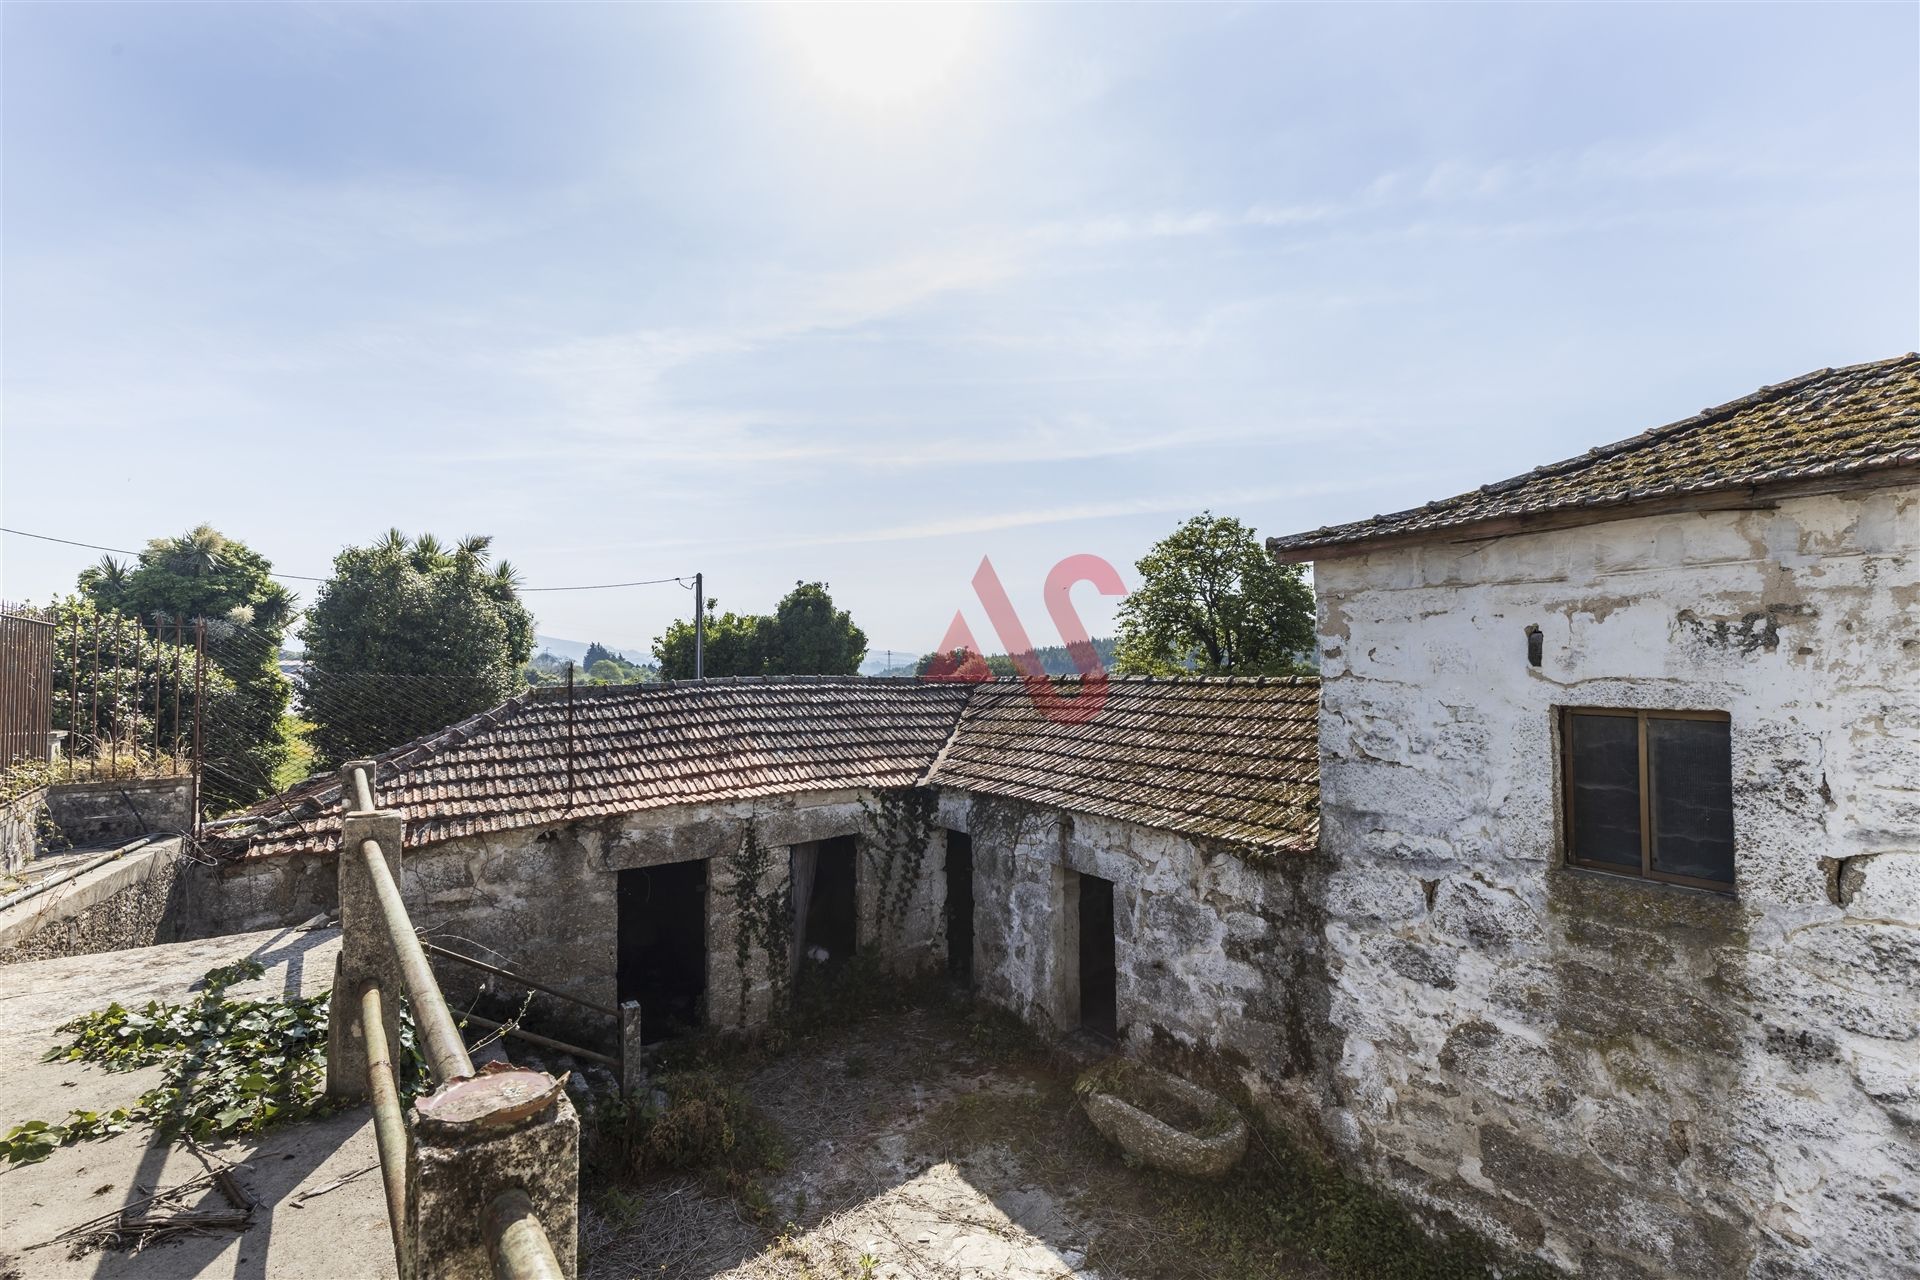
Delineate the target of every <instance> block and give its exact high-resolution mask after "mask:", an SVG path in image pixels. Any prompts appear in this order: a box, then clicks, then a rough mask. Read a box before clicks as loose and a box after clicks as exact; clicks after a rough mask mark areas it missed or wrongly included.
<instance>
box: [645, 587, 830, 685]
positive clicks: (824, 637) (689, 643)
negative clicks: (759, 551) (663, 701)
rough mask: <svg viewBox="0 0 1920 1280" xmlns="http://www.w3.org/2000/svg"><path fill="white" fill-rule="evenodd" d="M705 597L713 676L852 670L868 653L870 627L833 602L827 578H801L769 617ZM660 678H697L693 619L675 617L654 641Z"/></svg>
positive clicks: (823, 673)
mask: <svg viewBox="0 0 1920 1280" xmlns="http://www.w3.org/2000/svg"><path fill="white" fill-rule="evenodd" d="M714 604H715V602H714V601H712V600H708V601H707V636H706V664H705V665H706V674H707V675H709V676H850V675H853V674H855V673H856V672H858V671H859V670H860V660H861V659H862V658H864V657H866V654H867V633H866V632H864V631H862V630H861V629H860V628H859V627H857V626H855V625H854V622H853V618H852V617H851V616H849V615H848V614H847V612H846V611H845V610H844V609H836V608H834V607H833V597H832V596H830V595H828V594H827V584H826V583H824V582H797V583H795V584H794V587H793V590H791V591H789V592H788V593H787V594H786V596H785V598H784V599H782V600H781V601H780V604H779V606H778V607H777V608H775V610H774V612H773V615H772V616H771V617H769V616H767V615H765V614H755V613H722V614H718V615H716V614H715V613H714V612H713V607H714ZM653 656H654V658H655V659H656V660H657V661H658V662H659V664H660V678H661V679H662V680H691V679H693V623H691V622H675V623H673V624H671V625H670V626H668V627H667V629H666V632H665V633H664V634H662V635H661V636H659V637H658V638H657V639H655V640H654V642H653Z"/></svg>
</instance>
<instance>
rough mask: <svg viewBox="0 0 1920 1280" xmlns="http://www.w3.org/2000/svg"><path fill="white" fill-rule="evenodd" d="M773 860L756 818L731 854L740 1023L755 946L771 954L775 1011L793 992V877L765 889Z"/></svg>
mask: <svg viewBox="0 0 1920 1280" xmlns="http://www.w3.org/2000/svg"><path fill="white" fill-rule="evenodd" d="M772 866H773V850H771V849H769V848H768V847H767V846H766V845H764V844H762V843H761V842H760V831H759V829H758V828H757V827H756V826H755V825H754V823H753V820H752V819H748V821H747V829H746V833H745V834H744V835H743V836H742V837H741V840H740V844H739V846H738V847H737V848H736V849H735V850H734V851H733V853H732V854H731V855H729V857H728V859H727V869H728V870H729V871H730V872H732V873H733V916H734V920H735V921H736V922H737V924H736V928H735V932H734V960H735V962H736V963H737V964H738V965H739V968H740V1007H739V1010H738V1014H737V1016H738V1020H739V1025H741V1026H745V1025H746V1022H747V992H748V990H749V988H750V987H751V986H752V981H753V980H752V969H751V964H752V960H753V952H754V949H755V948H756V947H758V948H759V950H760V953H761V954H762V955H763V956H765V957H766V960H767V977H768V980H769V982H770V983H771V984H772V987H773V1012H774V1014H775V1016H778V1015H779V1014H780V1012H781V1011H783V1010H784V1009H785V1008H786V1007H787V1001H788V999H789V997H790V996H791V994H792V992H791V990H790V987H791V983H790V981H789V978H790V973H789V971H788V967H787V952H788V949H789V948H790V947H791V946H792V944H793V882H792V880H791V878H783V879H782V881H781V884H780V888H779V889H777V890H775V891H774V892H772V893H768V892H766V891H765V890H764V889H763V888H762V885H763V882H764V881H765V880H766V877H767V872H768V871H769V870H771V869H772Z"/></svg>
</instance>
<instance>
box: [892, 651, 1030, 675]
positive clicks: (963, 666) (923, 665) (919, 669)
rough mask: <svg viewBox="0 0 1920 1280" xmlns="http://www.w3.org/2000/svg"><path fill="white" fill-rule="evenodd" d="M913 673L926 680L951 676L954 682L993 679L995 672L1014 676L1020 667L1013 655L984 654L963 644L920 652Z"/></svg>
mask: <svg viewBox="0 0 1920 1280" xmlns="http://www.w3.org/2000/svg"><path fill="white" fill-rule="evenodd" d="M914 674H915V675H919V676H925V677H926V678H927V679H929V680H951V681H953V682H955V683H957V684H970V683H974V682H976V681H980V680H992V679H994V678H995V677H997V676H1009V677H1010V676H1015V675H1018V674H1019V671H1018V670H1017V669H1016V668H1015V667H1014V665H1013V659H1012V658H1009V657H1008V656H1007V655H1006V654H1004V653H996V654H993V655H992V656H990V657H983V656H982V655H980V654H977V653H975V652H974V651H973V650H971V649H969V648H967V647H966V646H965V645H962V646H960V647H959V648H957V649H951V650H949V651H947V652H946V653H938V652H936V653H929V654H924V655H922V657H921V659H920V662H919V664H918V665H917V666H915V667H914Z"/></svg>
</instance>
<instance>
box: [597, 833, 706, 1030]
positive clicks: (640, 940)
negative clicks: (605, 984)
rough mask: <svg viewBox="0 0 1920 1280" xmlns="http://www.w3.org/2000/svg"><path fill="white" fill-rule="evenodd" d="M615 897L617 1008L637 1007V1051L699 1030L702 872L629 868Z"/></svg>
mask: <svg viewBox="0 0 1920 1280" xmlns="http://www.w3.org/2000/svg"><path fill="white" fill-rule="evenodd" d="M616 893H617V896H618V902H619V912H620V944H619V945H620V956H619V976H618V984H617V985H618V989H619V992H620V999H621V1000H622V1001H623V1002H624V1001H628V1000H638V1001H639V1002H640V1035H641V1041H642V1043H645V1044H657V1043H658V1042H660V1041H662V1040H670V1039H672V1038H674V1037H675V1036H683V1035H686V1034H687V1033H688V1032H690V1031H694V1030H696V1029H698V1028H699V1026H700V1023H701V1021H702V1019H701V1013H702V1009H701V1005H702V1003H703V1002H704V999H705V996H706V994H707V864H706V863H705V862H704V861H700V862H669V863H667V864H666V865H664V866H658V867H629V868H627V869H626V870H624V871H622V872H620V882H619V886H618V888H617V890H616Z"/></svg>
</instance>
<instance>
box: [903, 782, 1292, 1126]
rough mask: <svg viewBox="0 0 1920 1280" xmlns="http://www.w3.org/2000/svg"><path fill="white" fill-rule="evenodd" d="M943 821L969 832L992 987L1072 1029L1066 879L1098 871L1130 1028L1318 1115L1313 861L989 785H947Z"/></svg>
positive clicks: (1070, 909)
mask: <svg viewBox="0 0 1920 1280" xmlns="http://www.w3.org/2000/svg"><path fill="white" fill-rule="evenodd" d="M941 821H942V822H943V824H944V825H946V826H948V827H952V828H954V829H956V830H962V831H967V832H969V833H970V834H971V836H972V839H973V869H974V882H975V883H974V904H975V905H974V909H975V921H974V975H975V980H976V982H977V983H978V986H979V991H980V994H981V996H982V997H983V998H985V999H987V1000H990V1001H992V1002H994V1003H995V1004H999V1005H1001V1006H1003V1007H1006V1008H1008V1009H1011V1010H1012V1011H1014V1012H1015V1013H1018V1014H1020V1015H1021V1016H1022V1017H1024V1018H1026V1019H1027V1020H1029V1021H1031V1022H1034V1023H1037V1024H1039V1025H1041V1026H1044V1027H1048V1028H1051V1029H1053V1030H1055V1031H1060V1032H1066V1031H1071V1030H1073V1029H1074V1028H1076V1027H1077V1026H1078V1024H1079V1010H1080V1003H1079V1002H1080V987H1079V972H1078V969H1079V945H1078V944H1079V935H1078V928H1079V920H1078V915H1079V910H1078V887H1077V885H1076V884H1074V882H1073V881H1072V876H1074V875H1076V874H1088V875H1095V876H1099V877H1100V878H1102V879H1104V880H1110V881H1112V882H1113V885H1114V895H1113V896H1114V958H1115V962H1116V966H1117V969H1118V982H1117V996H1116V1003H1117V1007H1118V1013H1119V1026H1120V1035H1121V1037H1122V1039H1123V1040H1125V1041H1126V1042H1127V1043H1128V1044H1129V1045H1131V1046H1132V1047H1133V1048H1134V1049H1135V1050H1136V1051H1139V1052H1143V1053H1148V1054H1151V1055H1155V1056H1170V1057H1172V1058H1175V1059H1177V1060H1179V1061H1180V1062H1181V1063H1182V1065H1183V1066H1186V1067H1187V1068H1189V1069H1192V1070H1196V1071H1198V1072H1200V1073H1202V1074H1206V1075H1209V1076H1211V1077H1213V1078H1214V1079H1215V1080H1216V1081H1218V1082H1220V1083H1223V1084H1227V1085H1230V1086H1232V1087H1233V1089H1234V1092H1236V1093H1237V1094H1239V1095H1240V1096H1242V1097H1243V1098H1245V1099H1247V1100H1250V1101H1252V1102H1254V1103H1255V1104H1256V1105H1259V1106H1261V1107H1262V1108H1263V1109H1265V1110H1267V1111H1268V1112H1269V1113H1270V1114H1271V1115H1273V1116H1274V1117H1275V1118H1281V1119H1288V1120H1291V1119H1294V1118H1297V1117H1299V1116H1301V1115H1303V1114H1307V1115H1310V1114H1315V1113H1317V1112H1318V1110H1319V1106H1320V1103H1319V1092H1320V1090H1319V1086H1318V1084H1317V1082H1316V1079H1315V1054H1316V1052H1317V1049H1316V1043H1317V1042H1318V1041H1319V1040H1320V1039H1321V1038H1322V1037H1321V1036H1320V1035H1319V1033H1318V1028H1320V1027H1321V1026H1322V1025H1323V1023H1324V1019H1325V1008H1324V980H1323V979H1322V978H1321V977H1320V974H1319V963H1320V960H1319V944H1318V938H1317V934H1316V933H1315V931H1314V930H1313V928H1312V927H1311V922H1312V921H1313V920H1315V919H1316V918H1317V916H1316V910H1315V908H1314V907H1313V905H1312V903H1311V901H1310V898H1311V885H1312V883H1313V880H1314V875H1315V872H1314V869H1313V865H1312V860H1311V859H1309V858H1304V857H1302V856H1300V855H1298V854H1292V855H1288V854H1281V855H1279V856H1278V858H1277V859H1276V861H1275V863H1274V865H1273V866H1271V867H1269V868H1265V869H1262V868H1256V867H1254V866H1251V865H1249V864H1248V863H1247V862H1246V861H1244V860H1243V859H1242V858H1241V857H1240V856H1238V855H1237V854H1236V853H1234V852H1232V851H1228V850H1225V849H1222V848H1218V847H1214V846H1212V845H1209V844H1207V843H1206V842H1201V841H1195V840H1191V839H1188V838H1186V837H1183V836H1178V835H1173V834H1170V833H1167V832H1163V831H1156V830H1152V829H1149V828H1146V827H1142V826H1137V825H1135V824H1132V823H1126V822H1119V821H1114V820H1111V819H1107V818H1097V817H1090V816H1087V815H1084V814H1068V813H1064V812H1062V811H1060V810H1055V809H1045V808H1039V807H1035V806H1030V805H1023V804H1019V803H1015V802H1010V801H1005V800H1001V799H997V798H995V797H990V796H972V795H965V794H958V793H956V794H951V795H947V796H943V798H942V815H941Z"/></svg>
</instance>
